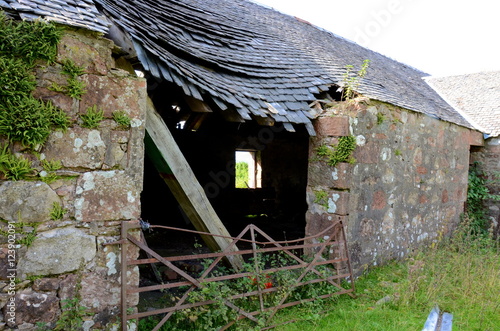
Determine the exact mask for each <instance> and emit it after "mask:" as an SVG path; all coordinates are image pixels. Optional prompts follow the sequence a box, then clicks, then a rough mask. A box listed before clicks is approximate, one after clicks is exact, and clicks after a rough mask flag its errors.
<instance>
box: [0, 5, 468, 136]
mask: <svg viewBox="0 0 500 331" xmlns="http://www.w3.org/2000/svg"><path fill="white" fill-rule="evenodd" d="M25 1H26V2H28V0H18V1H12V0H11V1H10V3H12V2H19V3H20V2H23V3H24V2H25ZM31 1H32V2H35V1H38V2H41V1H42V0H31ZM2 2H5V1H3V0H0V3H2ZM46 2H49V1H46ZM50 2H51V3H57V4H60V3H65V4H66V7H65V6H62V7H63V8H69V7H68V6H69V4H70V3H71V4H80V3H85V4H90V3H92V1H91V0H85V1H76V0H74V1H71V0H67V1H63V0H50ZM93 2H94V3H95V4H96V6H97V8H98V10H99V11H100V12H101V13H103V14H105V15H106V17H107V18H108V19H109V20H111V21H112V22H113V24H114V25H115V27H118V28H119V29H120V30H122V31H124V32H125V33H126V35H128V36H130V38H131V39H132V42H133V45H134V48H135V52H136V53H137V56H138V58H139V60H140V61H141V64H142V65H143V67H144V69H145V70H147V71H149V72H150V73H151V74H152V75H153V76H155V77H157V78H162V79H165V80H167V81H170V82H173V83H175V84H177V85H178V86H180V87H182V88H183V90H184V92H185V93H186V94H187V95H190V96H192V97H194V98H196V99H199V100H204V101H209V100H212V101H214V102H215V103H216V104H217V105H218V106H219V107H220V108H221V109H222V110H223V111H224V110H226V109H228V108H232V109H235V110H236V111H237V112H238V114H239V115H240V116H241V117H242V118H243V119H245V120H251V119H255V118H263V117H270V118H272V119H273V120H274V121H276V122H281V123H283V124H284V125H285V128H286V129H288V130H290V131H293V130H294V127H293V125H296V124H303V125H305V126H306V128H307V129H308V131H309V132H310V133H311V134H314V129H313V128H312V125H311V122H310V121H311V119H312V118H313V117H314V116H315V111H314V110H311V109H310V106H309V104H310V103H311V102H313V101H315V100H316V99H317V95H318V93H320V92H322V91H328V89H329V88H330V87H331V86H335V85H337V86H338V85H342V82H343V75H344V74H345V72H346V65H353V66H354V70H353V71H358V70H359V69H360V67H361V64H362V63H363V61H364V60H365V59H369V60H370V61H371V62H370V66H369V68H368V73H367V75H366V76H365V78H363V79H362V80H361V81H360V85H359V87H358V88H357V92H359V93H361V94H363V95H364V96H366V97H368V98H371V99H376V100H380V101H383V102H387V103H391V104H394V105H396V106H400V107H403V108H406V109H409V110H413V111H417V112H421V113H425V114H427V115H429V116H432V117H435V118H439V119H442V120H445V121H449V122H453V123H456V124H459V125H463V126H469V123H468V122H467V121H466V120H465V119H464V118H463V117H462V116H461V115H460V114H459V113H457V112H456V111H455V110H454V109H453V108H452V107H451V106H449V105H448V104H447V103H446V102H445V101H444V100H443V99H442V98H441V97H440V96H439V95H438V94H437V93H436V92H435V91H434V90H433V89H432V88H431V87H430V86H428V85H427V84H426V83H425V82H424V81H423V79H422V77H424V76H428V75H427V74H425V73H424V72H421V71H419V70H417V69H415V68H412V67H410V66H408V65H405V64H403V63H400V62H397V61H394V60H392V59H390V58H388V57H385V56H383V55H381V54H379V53H376V52H373V51H371V50H368V49H366V48H363V47H361V46H359V45H357V44H355V43H353V42H351V41H349V40H346V39H344V38H342V37H339V36H337V35H335V34H333V33H331V32H328V31H326V30H323V29H320V28H318V27H316V26H313V25H311V24H309V23H307V22H305V21H303V20H300V19H297V18H295V17H292V16H289V15H285V14H283V13H280V12H278V11H275V10H273V9H271V8H267V7H264V6H262V5H259V4H256V3H253V2H250V1H247V0H93ZM61 5H62V4H61ZM61 14H62V15H63V16H64V13H63V12H62V11H61ZM67 14H68V15H69V17H71V15H73V13H72V12H71V11H70V10H67ZM96 15H97V14H96ZM78 26H79V25H78Z"/></svg>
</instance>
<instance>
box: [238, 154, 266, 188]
mask: <svg viewBox="0 0 500 331" xmlns="http://www.w3.org/2000/svg"><path fill="white" fill-rule="evenodd" d="M235 170H236V188H260V187H262V180H261V174H262V168H261V165H260V152H259V151H236V169H235Z"/></svg>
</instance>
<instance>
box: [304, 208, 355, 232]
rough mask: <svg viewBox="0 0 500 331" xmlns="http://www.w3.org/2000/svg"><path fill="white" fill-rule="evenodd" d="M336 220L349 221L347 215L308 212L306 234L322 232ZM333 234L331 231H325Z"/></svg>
mask: <svg viewBox="0 0 500 331" xmlns="http://www.w3.org/2000/svg"><path fill="white" fill-rule="evenodd" d="M336 221H341V222H342V223H343V224H345V223H346V221H347V216H341V215H330V214H313V213H310V212H307V213H306V229H305V230H306V236H314V235H316V234H318V233H321V232H322V231H324V230H325V229H326V228H328V227H329V226H330V225H332V224H333V223H334V222H336ZM325 235H331V233H325Z"/></svg>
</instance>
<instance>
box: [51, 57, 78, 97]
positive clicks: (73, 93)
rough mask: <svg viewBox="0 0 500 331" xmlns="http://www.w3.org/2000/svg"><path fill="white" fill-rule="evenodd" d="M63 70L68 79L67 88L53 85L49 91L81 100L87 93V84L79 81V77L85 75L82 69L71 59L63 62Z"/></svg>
mask: <svg viewBox="0 0 500 331" xmlns="http://www.w3.org/2000/svg"><path fill="white" fill-rule="evenodd" d="M62 65H63V69H62V73H63V74H66V75H67V76H69V77H68V81H67V86H60V85H58V84H56V83H53V84H52V85H51V86H50V87H49V89H50V90H52V91H56V92H62V93H65V94H66V95H68V96H70V97H72V98H75V99H78V100H81V98H82V95H84V94H85V93H86V90H85V83H83V82H82V81H80V80H78V76H81V75H83V74H84V73H85V71H84V70H83V68H82V67H79V66H77V65H76V64H75V63H74V62H73V61H72V60H71V59H65V60H63V62H62Z"/></svg>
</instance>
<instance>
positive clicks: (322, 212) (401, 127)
mask: <svg viewBox="0 0 500 331" xmlns="http://www.w3.org/2000/svg"><path fill="white" fill-rule="evenodd" d="M377 114H378V115H377ZM316 128H317V131H318V133H319V135H318V137H316V138H313V139H312V140H311V148H310V160H312V161H311V162H310V168H309V182H308V204H309V210H308V213H307V228H306V234H311V233H314V232H317V231H318V230H320V229H321V228H323V227H325V226H326V225H328V222H329V221H330V220H331V219H333V218H340V219H342V220H343V221H344V224H345V227H346V231H347V236H348V241H349V244H350V254H351V259H352V262H353V267H354V269H355V273H358V274H359V273H360V272H361V271H362V270H363V269H364V268H366V267H368V266H371V265H377V264H380V263H382V262H384V261H387V260H389V259H393V258H403V257H405V256H406V255H407V254H408V253H410V252H411V251H412V250H413V249H415V248H417V247H419V246H422V245H425V244H429V243H432V242H436V241H438V240H440V239H441V238H442V237H443V236H446V235H449V234H450V231H451V230H452V229H453V228H454V226H455V225H456V224H457V222H458V221H459V215H460V213H461V212H462V211H463V207H464V201H465V199H466V193H467V179H468V167H469V146H470V144H471V142H472V140H474V139H476V140H477V139H479V140H481V139H482V138H481V136H480V135H479V136H478V135H477V134H476V133H474V132H471V131H470V130H468V129H466V128H463V127H459V126H457V125H454V124H451V123H448V122H444V121H440V120H437V119H434V118H431V117H429V116H425V115H422V114H418V113H415V112H410V111H406V110H403V109H400V108H397V107H392V106H389V105H387V104H383V103H380V102H374V101H370V102H369V103H368V104H367V105H355V104H351V105H346V104H345V103H344V104H338V105H337V106H336V107H334V108H333V109H331V110H330V111H329V112H327V113H326V114H325V115H324V116H322V117H320V118H319V119H318V120H317V121H316ZM343 135H354V136H355V137H356V140H357V148H356V150H355V152H354V154H353V156H354V158H355V159H356V161H355V162H354V163H353V164H349V163H340V164H339V165H337V166H336V167H331V166H328V165H327V164H326V162H325V160H323V159H321V158H320V159H319V160H318V157H317V154H316V150H317V147H318V146H320V145H322V144H335V143H336V142H337V139H338V136H343ZM473 143H474V142H473ZM319 191H323V192H327V193H328V201H325V200H323V201H319V202H318V201H317V200H318V198H317V197H318V195H317V192H319ZM315 200H316V202H315Z"/></svg>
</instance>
